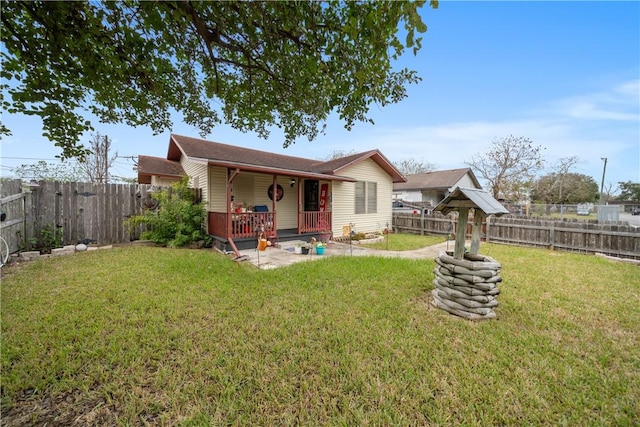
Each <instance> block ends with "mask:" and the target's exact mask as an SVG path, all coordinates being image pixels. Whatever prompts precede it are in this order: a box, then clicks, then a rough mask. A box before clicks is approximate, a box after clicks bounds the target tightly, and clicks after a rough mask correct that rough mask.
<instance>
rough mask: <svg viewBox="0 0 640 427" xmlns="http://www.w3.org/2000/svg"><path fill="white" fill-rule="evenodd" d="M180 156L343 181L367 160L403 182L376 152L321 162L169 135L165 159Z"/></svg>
mask: <svg viewBox="0 0 640 427" xmlns="http://www.w3.org/2000/svg"><path fill="white" fill-rule="evenodd" d="M183 155H184V156H187V157H188V158H190V159H193V160H202V161H206V162H207V163H208V164H211V165H219V166H223V167H230V168H234V167H237V168H241V169H246V170H253V171H260V172H264V173H280V174H289V175H299V176H309V177H314V176H315V177H316V178H320V179H328V180H343V181H352V179H351V178H349V177H344V176H341V175H340V171H341V170H342V169H344V168H345V167H347V166H349V165H351V164H353V163H356V162H358V161H362V160H365V159H368V158H371V159H372V160H373V161H374V162H376V163H377V164H378V165H379V166H380V167H381V168H382V169H384V170H385V171H386V172H387V173H388V174H389V175H390V176H391V177H392V179H393V181H394V182H399V181H404V177H403V176H402V174H400V172H398V170H397V169H396V168H395V167H394V166H393V165H392V164H391V163H390V162H389V161H388V160H387V159H386V158H385V157H384V156H383V155H382V153H380V152H379V151H378V150H372V151H366V152H364V153H359V154H354V155H352V156H347V157H343V158H340V159H335V160H330V161H327V162H323V161H320V160H315V159H307V158H303V157H294V156H286V155H283V154H275V153H269V152H266V151H261V150H254V149H250V148H243V147H237V146H234V145H229V144H222V143H219V142H212V141H207V140H204V139H198V138H191V137H187V136H182V135H175V134H172V135H171V138H170V141H169V151H168V153H167V159H169V160H174V161H178V160H180V158H181V156H183Z"/></svg>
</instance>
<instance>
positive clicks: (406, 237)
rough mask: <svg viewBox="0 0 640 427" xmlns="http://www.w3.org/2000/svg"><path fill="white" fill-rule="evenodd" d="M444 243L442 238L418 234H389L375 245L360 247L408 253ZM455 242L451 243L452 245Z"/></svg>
mask: <svg viewBox="0 0 640 427" xmlns="http://www.w3.org/2000/svg"><path fill="white" fill-rule="evenodd" d="M442 242H446V238H445V237H444V236H421V235H419V234H397V233H390V234H386V235H385V236H384V240H382V241H379V242H375V243H366V244H365V243H361V244H362V246H364V247H367V248H371V249H382V250H389V251H410V250H414V249H421V248H424V247H425V246H431V245H435V244H438V243H442ZM454 244H455V242H453V241H452V242H451V245H452V247H453V245H454Z"/></svg>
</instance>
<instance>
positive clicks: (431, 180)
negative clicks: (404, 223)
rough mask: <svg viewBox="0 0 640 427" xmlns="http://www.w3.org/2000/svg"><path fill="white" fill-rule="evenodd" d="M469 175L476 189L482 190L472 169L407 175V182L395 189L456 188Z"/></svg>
mask: <svg viewBox="0 0 640 427" xmlns="http://www.w3.org/2000/svg"><path fill="white" fill-rule="evenodd" d="M467 174H468V175H469V177H470V178H471V181H472V182H473V184H474V185H475V186H476V188H481V186H480V183H479V182H478V179H477V178H476V176H475V175H474V173H473V171H472V170H471V168H461V169H449V170H443V171H432V172H426V173H416V174H411V175H407V176H406V178H407V180H406V182H403V183H399V184H395V185H394V186H393V189H394V190H395V191H398V190H443V189H448V188H451V187H453V186H455V185H456V184H457V183H458V182H459V181H460V180H461V179H462V178H464V176H465V175H467Z"/></svg>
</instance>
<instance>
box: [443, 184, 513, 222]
mask: <svg viewBox="0 0 640 427" xmlns="http://www.w3.org/2000/svg"><path fill="white" fill-rule="evenodd" d="M459 208H475V209H480V210H482V212H484V213H485V215H496V216H501V215H504V214H508V213H509V211H508V210H507V208H505V207H504V206H502V204H501V203H500V202H499V201H497V200H496V199H495V198H494V197H493V196H492V195H491V193H489V192H488V191H485V190H481V189H478V188H461V187H457V188H456V189H455V190H453V192H452V193H451V194H449V195H448V196H447V197H445V198H444V200H443V201H441V202H440V203H438V205H437V206H436V207H435V208H433V210H434V211H440V212H442V214H443V215H446V214H448V213H449V212H451V211H453V210H458V209H459Z"/></svg>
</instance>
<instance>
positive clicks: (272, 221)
mask: <svg viewBox="0 0 640 427" xmlns="http://www.w3.org/2000/svg"><path fill="white" fill-rule="evenodd" d="M184 176H188V177H189V183H190V186H191V187H193V188H197V189H200V191H201V194H202V200H203V201H204V202H205V206H206V209H207V212H208V221H207V224H206V225H207V233H208V234H209V235H211V236H212V237H213V238H214V240H215V241H216V244H217V245H219V247H221V248H222V249H225V250H226V248H227V247H228V246H230V247H231V248H232V249H234V250H236V249H237V248H250V247H253V246H255V245H256V237H257V235H258V234H259V233H264V235H265V236H266V237H268V238H270V239H272V240H273V241H274V242H277V241H279V240H294V239H301V240H309V239H310V238H311V237H317V238H321V239H328V238H329V237H330V236H331V235H333V236H342V235H344V234H348V233H349V232H350V231H351V230H352V229H353V230H355V231H357V232H365V233H366V232H376V231H382V230H383V229H384V228H385V227H390V226H391V220H392V213H391V204H390V203H388V201H389V200H390V199H391V194H392V189H393V185H394V183H399V182H404V181H405V178H404V176H403V175H402V174H401V173H400V172H399V171H398V170H397V169H396V168H395V167H394V166H393V165H392V164H391V162H389V160H387V158H386V157H385V156H384V155H383V154H382V153H381V152H380V151H379V150H371V151H366V152H363V153H359V154H353V155H350V156H347V157H343V158H339V159H333V160H329V161H320V160H314V159H307V158H301V157H293V156H286V155H282V154H273V153H268V152H265V151H259V150H253V149H248V148H243V147H237V146H233V145H228V144H221V143H218V142H212V141H206V140H204V139H198V138H191V137H187V136H181V135H175V134H172V135H171V136H170V138H169V149H168V153H167V157H166V159H164V158H158V157H150V156H139V158H138V182H140V183H149V184H154V185H158V186H166V185H168V184H170V183H171V182H174V181H176V180H179V179H180V178H181V177H184ZM227 245H228V246H227Z"/></svg>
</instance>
